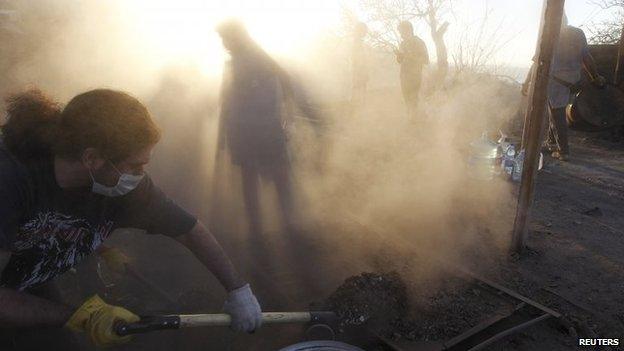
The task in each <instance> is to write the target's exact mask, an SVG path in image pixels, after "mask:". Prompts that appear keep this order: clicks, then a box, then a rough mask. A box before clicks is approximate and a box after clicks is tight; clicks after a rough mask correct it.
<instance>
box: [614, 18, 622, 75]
mask: <svg viewBox="0 0 624 351" xmlns="http://www.w3.org/2000/svg"><path fill="white" fill-rule="evenodd" d="M619 44H620V45H619V48H618V57H617V63H616V64H615V74H614V75H613V85H615V86H616V87H619V86H620V84H622V80H623V79H622V78H623V77H622V74H624V67H622V66H624V27H622V34H621V35H620V43H619Z"/></svg>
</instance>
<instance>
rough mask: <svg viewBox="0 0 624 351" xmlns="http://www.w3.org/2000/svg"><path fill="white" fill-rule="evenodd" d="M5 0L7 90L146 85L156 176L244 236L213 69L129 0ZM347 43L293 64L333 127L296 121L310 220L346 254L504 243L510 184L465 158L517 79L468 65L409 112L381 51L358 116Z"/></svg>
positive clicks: (427, 253)
mask: <svg viewBox="0 0 624 351" xmlns="http://www.w3.org/2000/svg"><path fill="white" fill-rule="evenodd" d="M6 4H7V6H9V7H10V8H11V9H13V10H15V11H16V12H17V13H19V16H20V18H19V29H20V31H19V32H15V33H11V34H6V33H5V34H3V36H8V37H9V39H10V40H9V41H3V43H2V44H0V45H2V48H3V53H4V54H3V55H2V60H3V61H2V62H3V63H6V65H5V64H3V65H2V67H3V69H2V73H3V76H4V77H6V79H5V80H4V82H3V83H2V85H1V86H0V92H1V93H3V94H6V93H7V92H10V91H14V90H16V89H20V88H22V87H23V86H25V85H29V84H33V85H37V86H39V87H41V88H42V89H43V90H44V91H48V92H50V93H51V94H52V95H53V96H55V97H57V98H58V99H59V100H61V101H68V99H69V98H71V97H72V96H74V95H76V94H77V93H80V92H82V91H85V90H87V89H91V88H96V87H110V88H115V89H121V90H124V91H128V92H131V93H132V94H133V95H135V96H138V97H139V98H140V99H141V100H142V101H143V102H144V103H146V105H147V106H148V108H149V109H150V111H151V113H152V114H153V116H154V118H155V119H156V120H157V121H158V123H159V124H160V125H161V127H162V128H163V130H164V138H163V140H162V143H161V144H160V145H159V146H158V147H157V149H156V154H155V156H154V159H153V162H152V166H151V170H150V171H151V173H152V174H153V177H154V178H155V179H156V181H157V183H158V184H160V186H161V187H162V188H163V189H164V190H165V191H166V192H167V193H169V194H170V195H171V196H172V197H173V198H174V199H175V200H177V201H178V202H180V203H181V204H183V205H184V206H185V207H187V208H188V209H190V210H191V212H193V213H195V214H197V215H198V216H199V217H200V218H202V219H203V220H205V221H206V222H208V223H209V224H210V225H211V226H212V227H213V228H215V231H216V232H217V234H219V235H220V236H222V237H223V236H224V235H222V234H220V233H221V232H227V233H234V234H233V235H232V237H231V238H229V239H228V240H232V241H244V240H245V239H246V236H245V235H246V234H245V232H246V223H245V220H244V218H245V212H244V205H243V202H242V195H241V179H240V174H239V173H238V170H237V169H236V168H235V167H232V166H231V165H230V163H229V157H228V155H227V153H218V152H217V150H218V146H217V142H216V140H217V133H218V131H217V126H218V123H217V120H218V119H217V115H218V105H219V93H218V91H219V79H215V75H206V74H205V71H204V70H203V69H202V67H201V65H199V64H198V63H197V62H195V61H192V60H190V61H188V62H186V61H181V60H176V61H177V62H175V63H174V64H172V63H171V62H170V61H168V60H169V59H170V58H167V60H164V59H163V58H162V57H158V56H157V54H156V52H154V51H150V50H149V48H147V47H146V46H145V43H144V41H143V39H144V38H142V37H141V36H140V35H138V34H137V33H136V31H134V30H133V25H134V24H135V23H134V22H133V20H132V17H129V16H127V15H125V14H124V11H123V9H124V8H123V7H122V6H121V5H120V2H92V1H79V0H73V1H67V2H57V1H51V0H50V1H9V2H6ZM206 35H214V33H209V34H206ZM197 45H202V44H201V43H197ZM347 48H348V44H346V43H345V42H344V41H340V40H338V39H337V38H332V37H325V38H324V39H322V40H319V41H318V42H316V43H314V45H313V46H310V47H308V48H307V49H306V50H305V55H299V56H298V57H297V58H296V59H293V60H292V61H290V62H288V63H286V64H285V66H286V67H288V69H289V71H290V72H292V73H293V76H294V77H295V78H296V79H295V81H297V82H298V83H299V86H300V96H306V97H307V98H306V99H307V100H308V101H307V102H308V103H309V104H310V105H312V106H313V107H314V108H315V109H316V110H318V111H320V112H321V113H320V115H321V116H322V123H321V124H322V127H317V129H315V128H314V127H313V125H310V124H307V123H305V122H302V120H298V122H297V123H296V124H295V127H296V130H295V131H293V132H292V133H291V135H290V138H291V139H290V142H291V145H290V146H291V150H290V152H291V155H292V157H293V179H294V182H295V185H296V189H297V192H296V193H297V196H298V197H297V200H298V201H297V204H298V207H299V218H300V220H301V223H302V226H303V227H307V228H314V229H322V231H314V232H312V233H310V232H308V233H307V234H308V235H309V236H311V237H314V239H315V240H318V241H322V242H324V243H325V244H326V245H327V247H331V248H332V250H334V252H335V254H336V255H342V256H345V257H353V258H354V260H362V261H366V262H372V263H374V262H373V261H375V262H379V259H381V262H386V263H388V264H396V261H397V260H401V259H403V258H405V257H410V256H418V257H420V258H423V260H424V261H426V259H431V260H443V261H447V262H453V263H456V264H465V263H467V262H472V263H474V262H473V256H472V253H473V252H492V253H495V252H501V251H503V250H505V249H506V247H507V245H508V243H509V237H508V233H509V230H510V228H511V223H512V221H513V218H512V211H511V209H512V208H513V206H512V205H513V203H514V200H513V191H512V190H513V189H512V187H511V186H510V185H509V184H508V183H506V182H505V181H503V180H501V179H495V180H492V181H477V180H473V179H471V178H470V177H469V176H468V175H467V173H468V171H467V160H468V157H469V152H470V147H469V145H470V142H471V141H473V140H476V139H478V138H479V137H480V135H481V133H482V132H483V131H487V132H488V135H489V136H490V137H491V138H493V139H494V138H496V136H497V132H498V130H499V129H501V128H502V129H505V128H507V123H508V121H509V120H511V118H512V117H513V116H514V115H515V114H516V111H517V106H518V105H519V99H518V96H519V94H518V92H519V88H518V86H516V85H514V84H512V83H508V82H505V81H501V80H500V79H498V78H496V77H492V76H489V75H485V74H482V75H477V74H465V75H461V76H457V77H454V80H453V81H451V82H448V84H446V85H445V86H444V88H443V89H441V90H439V91H434V92H430V91H427V89H423V94H422V95H423V96H422V99H421V113H420V114H419V116H418V117H416V118H413V119H410V118H408V117H407V114H406V112H405V108H404V104H403V101H402V99H401V93H400V90H399V88H398V72H397V67H396V64H395V63H394V60H393V58H392V57H388V56H383V55H382V54H378V55H377V54H376V55H377V56H375V58H374V60H375V65H374V67H373V68H372V71H373V72H374V74H373V77H372V80H371V84H370V86H369V91H368V96H367V98H366V99H365V103H364V104H362V105H361V106H356V108H355V112H354V113H350V112H349V111H350V109H349V107H348V106H347V105H348V103H345V100H347V97H348V96H349V86H350V76H349V72H348V61H349V58H348V49H347ZM215 55H217V54H216V53H215ZM217 56H218V55H217ZM218 57H220V56H218ZM214 61H218V60H213V62H214ZM295 72H296V73H295ZM429 85H433V84H429ZM426 86H428V85H427V84H425V87H426ZM304 92H305V94H304ZM318 128H320V130H319V129H318ZM262 193H263V194H262V195H261V198H262V208H263V210H264V213H263V216H264V217H265V219H267V231H277V230H279V225H278V224H279V221H280V216H279V214H278V212H277V210H275V209H276V208H277V204H276V200H275V195H274V188H273V184H270V183H269V184H264V185H263V189H262ZM380 257H381V258H380ZM276 259H284V257H280V258H276ZM294 259H297V258H294ZM421 262H422V260H421ZM430 262H433V261H430ZM353 273H356V272H353Z"/></svg>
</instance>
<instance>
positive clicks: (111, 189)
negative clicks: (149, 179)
mask: <svg viewBox="0 0 624 351" xmlns="http://www.w3.org/2000/svg"><path fill="white" fill-rule="evenodd" d="M108 162H110V161H108ZM110 163H111V165H112V166H113V168H115V170H116V171H117V173H119V180H118V181H117V185H115V186H106V185H104V184H101V183H98V182H96V181H95V178H93V174H92V173H91V170H89V175H90V176H91V180H92V181H93V187H92V188H91V191H93V192H94V193H96V194H100V195H104V196H108V197H115V196H122V195H126V194H127V193H129V192H131V191H132V190H134V189H135V188H136V187H137V186H138V185H139V183H140V182H141V180H142V179H143V177H144V176H145V174H140V175H134V174H128V173H121V172H120V171H119V170H118V169H117V167H115V165H114V164H113V163H112V162H110Z"/></svg>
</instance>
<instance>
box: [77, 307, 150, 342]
mask: <svg viewBox="0 0 624 351" xmlns="http://www.w3.org/2000/svg"><path fill="white" fill-rule="evenodd" d="M119 321H122V322H126V323H134V322H138V321H139V316H137V315H135V314H134V313H132V312H130V311H128V310H126V309H125V308H122V307H118V306H113V305H109V304H107V303H106V302H104V301H103V300H102V299H101V298H100V297H99V296H97V295H93V296H92V297H91V298H90V299H88V300H87V301H85V303H83V304H82V306H80V307H79V308H78V309H77V310H76V312H74V314H73V315H72V316H71V317H70V318H69V320H68V321H67V323H65V327H66V328H68V329H70V330H72V331H74V332H85V333H87V334H89V337H90V338H91V341H93V343H94V344H95V345H96V346H101V347H106V346H112V345H116V344H121V343H124V342H128V341H130V336H123V337H121V336H119V335H117V333H115V331H114V327H115V323H117V322H119Z"/></svg>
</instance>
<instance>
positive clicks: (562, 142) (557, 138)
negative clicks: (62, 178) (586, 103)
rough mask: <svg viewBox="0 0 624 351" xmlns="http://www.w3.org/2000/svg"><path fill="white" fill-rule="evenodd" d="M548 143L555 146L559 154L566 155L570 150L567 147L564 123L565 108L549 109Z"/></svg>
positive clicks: (566, 128)
mask: <svg viewBox="0 0 624 351" xmlns="http://www.w3.org/2000/svg"><path fill="white" fill-rule="evenodd" d="M549 110H550V113H549V118H548V121H549V128H548V143H549V144H550V145H553V146H555V145H556V146H557V149H558V151H559V153H561V154H564V155H568V154H570V148H569V146H568V125H567V122H566V112H565V107H560V108H550V109H549Z"/></svg>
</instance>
